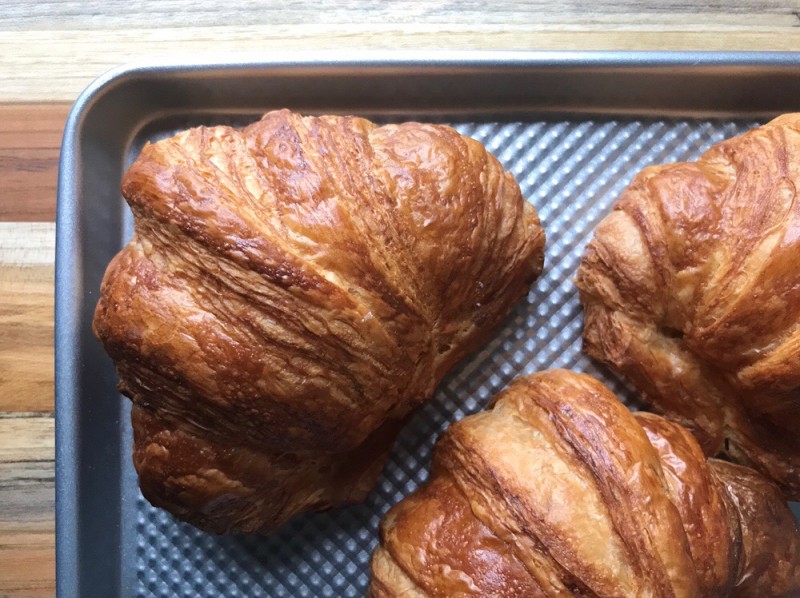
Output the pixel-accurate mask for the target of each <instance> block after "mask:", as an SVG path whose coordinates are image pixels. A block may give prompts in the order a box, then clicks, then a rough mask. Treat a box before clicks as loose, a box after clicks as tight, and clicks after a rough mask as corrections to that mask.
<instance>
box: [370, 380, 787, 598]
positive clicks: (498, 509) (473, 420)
mask: <svg viewBox="0 0 800 598" xmlns="http://www.w3.org/2000/svg"><path fill="white" fill-rule="evenodd" d="M372 573H373V578H372V582H371V586H370V595H371V596H373V597H390V596H391V597H394V596H420V597H422V596H441V597H445V596H509V597H511V596H543V597H544V596H547V597H549V596H574V595H580V596H603V597H609V598H611V597H615V598H618V597H620V596H657V597H668V596H673V597H680V598H683V597H690V596H704V597H706V596H716V597H723V596H797V595H798V593H800V533H799V532H798V530H797V528H796V524H795V521H794V518H793V517H792V514H791V512H790V511H789V509H788V507H787V506H786V502H785V500H784V499H783V497H782V496H781V494H780V492H779V490H778V488H777V486H775V484H773V483H772V482H771V481H769V480H767V479H766V478H764V477H763V476H762V475H761V474H759V473H757V472H756V471H754V470H752V469H749V468H746V467H742V466H740V465H735V464H731V463H727V462H723V461H718V460H714V459H711V460H708V461H706V459H705V457H704V456H703V454H702V451H701V449H700V446H699V445H698V444H697V441H696V440H695V439H694V437H693V436H692V435H691V434H690V433H689V432H688V431H687V430H685V429H684V428H682V427H681V426H679V425H678V424H675V423H672V422H669V421H667V420H665V419H663V418H661V417H659V416H657V415H652V414H635V415H634V414H632V413H631V412H629V411H628V410H627V409H626V408H625V406H624V405H622V403H620V402H619V401H618V400H617V398H616V396H615V395H614V394H613V393H612V392H611V391H610V390H609V389H608V388H606V387H605V386H603V385H602V384H601V383H600V382H598V381H596V380H595V379H593V378H591V377H589V376H587V375H585V374H577V373H574V372H569V371H566V370H548V371H545V372H541V373H538V374H534V375H531V376H526V377H522V378H518V379H517V380H516V381H514V382H513V383H512V384H511V385H510V386H509V387H508V389H507V390H505V391H503V392H502V393H500V394H499V395H498V396H497V397H496V398H495V400H494V401H493V404H492V405H491V406H490V408H489V409H488V410H487V411H485V412H482V413H478V414H476V415H472V416H469V417H466V418H464V419H462V420H460V421H459V422H456V423H454V424H452V425H451V426H450V427H449V428H448V429H447V430H446V431H445V433H444V434H443V435H442V436H441V437H440V439H439V441H438V443H437V447H436V452H435V453H434V465H433V471H432V474H431V480H430V482H429V483H427V484H426V485H424V486H423V487H421V488H420V489H419V490H417V491H416V492H414V493H412V494H411V495H410V496H409V497H407V498H406V499H404V500H403V501H402V502H400V503H399V504H398V505H396V506H395V507H394V508H393V509H392V510H391V511H389V513H388V514H387V515H386V517H385V518H384V520H383V522H382V525H381V543H380V545H379V546H378V548H377V549H376V551H375V553H374V554H373V559H372Z"/></svg>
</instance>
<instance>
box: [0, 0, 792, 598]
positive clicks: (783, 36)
mask: <svg viewBox="0 0 800 598" xmlns="http://www.w3.org/2000/svg"><path fill="white" fill-rule="evenodd" d="M368 48H387V49H404V48H415V49H428V50H431V51H432V52H433V51H437V50H443V49H552V50H563V49H617V50H625V49H649V50H800V4H793V3H789V2H779V1H776V0H761V1H758V0H739V1H732V2H728V1H721V0H720V1H713V2H708V3H705V4H703V5H700V4H698V3H697V2H694V1H688V0H670V1H668V2H661V3H655V2H647V1H645V2H642V1H641V0H638V1H633V0H600V1H597V2H591V3H589V2H562V3H559V2H550V1H545V0H530V1H525V0H497V1H495V2H491V3H487V2H485V0H465V1H462V2H457V1H445V0H443V1H434V0H407V1H391V2H374V1H372V0H344V1H333V0H314V1H311V0H282V1H281V2H264V1H261V0H243V1H240V2H222V3H220V2H211V1H209V0H143V1H140V2H130V1H128V0H110V1H108V0H106V1H104V0H85V1H75V0H68V1H58V2H57V1H55V0H53V1H47V2H30V1H29V0H0V596H50V595H53V594H54V588H55V578H54V576H55V565H54V549H53V547H54V522H53V508H54V481H53V476H54V462H53V450H54V442H53V430H54V422H53V417H52V416H53V349H52V345H53V318H52V314H53V269H54V266H53V259H54V247H55V225H54V218H55V216H54V214H55V193H56V174H57V168H58V151H59V144H60V139H61V132H62V129H63V125H64V121H65V119H66V116H67V112H68V109H69V104H70V103H71V102H72V101H73V100H74V99H75V97H76V96H77V95H78V94H79V93H80V91H81V90H82V89H83V88H84V87H85V86H86V85H87V84H88V83H89V82H90V81H91V80H92V79H94V78H95V77H97V76H98V75H100V74H101V73H103V72H104V71H106V70H107V69H109V68H112V67H114V66H117V65H119V64H122V63H126V62H131V61H157V62H163V61H187V60H189V61H194V62H197V61H204V60H214V61H218V60H226V59H231V60H237V59H242V58H264V57H266V56H268V55H270V54H272V55H280V56H287V55H288V56H291V55H293V54H294V53H296V52H298V51H303V52H311V53H314V52H318V53H320V54H321V55H322V54H324V53H325V51H326V50H328V49H343V50H354V51H361V50H363V49H368Z"/></svg>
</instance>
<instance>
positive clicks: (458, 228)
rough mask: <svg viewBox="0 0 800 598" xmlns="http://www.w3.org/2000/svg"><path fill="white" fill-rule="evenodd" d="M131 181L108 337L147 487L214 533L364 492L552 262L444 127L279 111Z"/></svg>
mask: <svg viewBox="0 0 800 598" xmlns="http://www.w3.org/2000/svg"><path fill="white" fill-rule="evenodd" d="M122 193H123V195H124V196H125V199H126V200H127V202H128V204H129V205H130V207H131V210H132V211H133V215H134V219H135V234H134V237H133V239H132V240H131V242H130V243H129V244H128V245H127V246H126V247H125V248H124V249H123V250H122V251H121V252H120V253H119V254H118V255H117V256H116V257H115V258H114V260H113V261H112V262H111V264H110V265H109V267H108V270H107V271H106V274H105V277H104V279H103V283H102V286H101V294H100V301H99V302H98V305H97V309H96V312H95V318H94V331H95V334H96V335H97V337H98V338H99V339H100V341H101V342H102V343H103V345H104V346H105V348H106V350H107V351H108V353H109V355H110V356H111V358H112V359H113V360H114V363H115V365H116V368H117V372H118V373H119V376H120V379H121V382H120V388H121V390H122V392H124V393H125V394H126V395H127V396H129V397H130V398H131V399H132V401H133V415H132V420H133V428H134V463H135V465H136V469H137V471H138V473H139V481H140V486H141V488H142V492H143V493H144V495H145V496H146V497H147V498H148V499H149V500H150V501H151V502H152V503H154V504H156V505H158V506H161V507H164V508H166V509H168V510H170V511H171V512H172V513H174V514H175V515H177V516H178V517H180V518H181V519H185V520H186V521H189V522H191V523H193V524H195V525H197V526H199V527H202V528H204V529H208V530H213V531H216V532H227V531H234V530H239V531H258V532H269V531H271V530H273V529H275V528H276V527H277V526H279V525H281V524H282V523H283V522H285V521H286V520H287V519H289V518H290V517H291V516H293V515H294V514H296V513H299V512H302V511H313V510H323V509H327V508H330V507H334V506H338V505H342V504H346V503H350V502H355V501H358V500H362V499H363V498H364V497H365V496H366V494H367V492H369V490H370V488H371V487H372V485H373V484H374V482H375V479H376V477H377V476H378V474H379V472H380V470H381V467H382V465H383V462H384V460H385V458H386V456H387V454H388V451H389V449H390V447H391V444H392V442H393V440H394V437H395V435H396V433H397V431H398V429H399V427H400V426H401V424H402V422H403V421H404V419H405V418H406V417H407V415H408V414H409V413H410V412H411V411H412V410H413V409H414V408H415V407H417V406H418V405H419V404H420V403H422V402H423V401H425V400H426V399H427V398H429V397H430V396H431V394H432V393H433V391H434V388H435V387H436V385H437V384H438V383H439V381H440V380H441V378H442V377H443V376H444V374H445V373H446V372H447V371H448V370H449V369H450V368H451V367H452V366H453V365H454V364H455V363H456V362H457V361H458V360H460V359H461V358H462V357H464V356H465V355H466V354H467V353H469V352H470V351H471V350H473V349H475V348H476V347H477V346H478V345H480V344H481V343H482V342H484V341H485V340H486V339H487V338H488V336H489V335H490V334H491V332H492V330H493V329H494V328H495V327H496V326H497V325H498V324H499V323H500V322H501V321H502V320H503V319H504V318H505V317H506V316H507V315H508V313H509V311H510V310H511V308H512V306H513V305H514V304H515V303H516V302H517V301H518V300H519V299H520V298H521V297H522V296H524V295H525V294H526V293H527V292H528V289H529V287H530V284H531V283H532V281H533V280H534V279H535V278H536V276H538V274H539V273H540V271H541V269H542V263H543V247H544V232H543V231H542V228H541V226H540V225H539V220H538V218H537V216H536V212H535V210H534V209H533V207H532V206H531V205H529V204H528V203H527V202H526V201H525V200H524V198H523V197H522V195H521V193H520V190H519V186H518V185H517V183H516V182H515V181H514V179H513V177H512V176H511V174H509V173H508V172H506V171H504V170H503V168H502V166H501V165H500V164H499V162H498V161H497V160H496V159H495V158H494V157H493V156H491V155H490V154H489V153H488V152H487V151H486V150H485V149H484V147H483V146H482V145H481V144H479V143H478V142H476V141H474V140H472V139H469V138H466V137H463V136H461V135H459V134H458V133H457V132H456V131H455V130H453V129H451V128H449V127H445V126H437V125H425V124H419V123H406V124H401V125H387V126H384V127H378V126H376V125H374V124H373V123H371V122H369V121H367V120H364V119H360V118H354V117H340V116H322V117H318V118H316V117H302V116H300V115H298V114H294V113H291V112H289V111H286V110H282V111H277V112H270V113H268V114H267V115H265V116H264V117H263V119H262V120H260V121H259V122H257V123H254V124H252V125H250V126H248V127H246V128H244V129H243V130H241V131H238V130H235V129H232V128H230V127H222V126H220V127H211V128H207V127H200V128H196V129H191V130H188V131H184V132H182V133H179V134H178V135H176V136H175V137H173V138H171V139H166V140H163V141H159V142H157V143H154V144H148V145H146V146H145V147H144V149H143V150H142V152H141V155H140V156H139V157H138V159H137V160H136V162H134V164H133V165H132V166H131V168H130V170H128V172H127V173H126V174H125V177H124V179H123V183H122Z"/></svg>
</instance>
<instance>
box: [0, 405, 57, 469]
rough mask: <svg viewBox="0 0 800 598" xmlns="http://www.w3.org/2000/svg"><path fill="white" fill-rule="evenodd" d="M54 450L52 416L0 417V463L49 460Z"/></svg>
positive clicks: (53, 423)
mask: <svg viewBox="0 0 800 598" xmlns="http://www.w3.org/2000/svg"><path fill="white" fill-rule="evenodd" d="M54 452H55V419H54V418H53V417H51V416H42V417H33V416H30V417H26V416H18V417H8V416H7V415H6V416H5V417H0V463H3V464H6V463H14V462H17V463H32V462H42V461H50V460H52V459H53V455H54Z"/></svg>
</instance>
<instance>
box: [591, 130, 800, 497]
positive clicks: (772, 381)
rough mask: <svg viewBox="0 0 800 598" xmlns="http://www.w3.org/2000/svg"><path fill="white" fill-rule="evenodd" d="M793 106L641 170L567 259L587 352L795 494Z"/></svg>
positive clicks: (797, 216)
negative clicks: (680, 159)
mask: <svg viewBox="0 0 800 598" xmlns="http://www.w3.org/2000/svg"><path fill="white" fill-rule="evenodd" d="M798 185H800V114H789V115H785V116H782V117H780V118H778V119H776V120H774V121H772V122H771V123H769V124H767V125H765V126H763V127H760V128H757V129H754V130H753V131H750V132H748V133H746V134H744V135H742V136H740V137H736V138H733V139H730V140H728V141H725V142H723V143H720V144H718V145H716V146H714V147H712V148H711V149H710V150H708V151H707V152H706V153H705V154H704V155H703V156H702V157H701V158H700V159H699V160H698V161H697V162H693V163H679V164H666V165H663V166H656V167H650V168H646V169H645V170H643V171H642V172H641V173H639V174H638V175H637V176H636V177H635V178H634V180H633V182H632V183H631V185H630V186H629V187H628V189H627V190H626V191H625V192H624V193H623V194H622V196H621V197H620V199H619V200H618V202H617V204H616V206H615V209H614V211H613V212H612V213H611V214H610V215H609V216H608V217H606V218H605V220H603V221H602V222H601V223H600V224H599V225H598V227H597V229H596V231H595V236H594V239H593V240H592V242H591V243H590V244H589V246H588V248H587V250H586V254H585V256H584V258H583V262H582V264H581V266H580V269H579V270H578V276H577V281H576V282H577V285H578V287H579V288H580V290H581V300H582V302H583V305H584V309H585V329H584V350H585V351H586V352H588V353H589V354H590V355H591V356H592V357H595V358H597V359H599V360H601V361H603V362H605V363H607V364H609V365H610V366H611V367H613V368H614V369H615V370H617V371H619V372H620V373H621V374H622V375H623V376H624V377H625V378H626V379H628V380H629V381H630V382H631V383H632V384H633V385H634V386H635V387H636V388H637V389H638V390H639V391H640V392H641V393H642V394H643V398H644V400H645V401H647V402H649V403H650V404H652V405H653V406H654V407H655V408H656V409H657V410H658V411H659V412H661V413H663V414H665V415H667V416H668V417H670V418H671V419H675V420H676V421H679V422H680V423H682V424H684V425H685V426H687V427H688V428H690V429H691V430H692V431H693V432H694V433H695V435H696V436H697V438H698V440H699V441H700V444H701V445H702V447H703V449H704V450H705V452H706V454H707V455H716V454H724V455H727V456H729V457H730V458H732V459H734V460H735V461H738V462H740V463H743V464H746V465H750V466H752V467H754V468H756V469H758V470H760V471H761V472H763V473H764V474H766V475H768V476H770V477H772V478H773V479H774V480H775V481H777V482H778V484H779V485H780V486H781V487H782V489H783V490H784V492H785V493H786V495H787V496H789V497H790V498H795V499H797V498H800V434H798V431H800V200H798V198H797V195H796V193H797V192H796V188H797V186H798Z"/></svg>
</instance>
